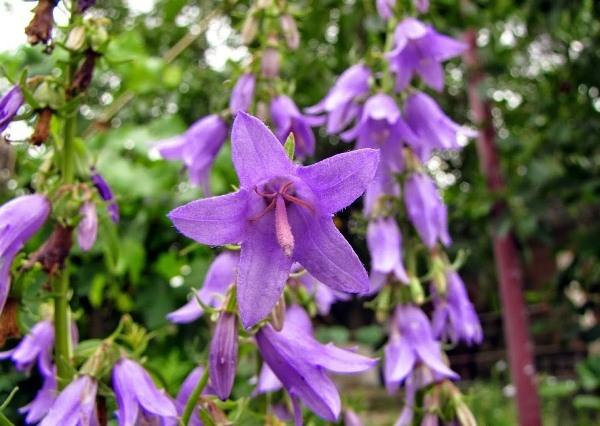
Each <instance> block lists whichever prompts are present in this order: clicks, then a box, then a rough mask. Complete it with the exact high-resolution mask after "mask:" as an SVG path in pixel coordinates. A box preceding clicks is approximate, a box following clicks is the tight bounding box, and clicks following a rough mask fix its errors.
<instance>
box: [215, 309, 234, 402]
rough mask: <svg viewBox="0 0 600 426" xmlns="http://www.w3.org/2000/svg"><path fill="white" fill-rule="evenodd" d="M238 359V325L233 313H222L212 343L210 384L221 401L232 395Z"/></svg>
mask: <svg viewBox="0 0 600 426" xmlns="http://www.w3.org/2000/svg"><path fill="white" fill-rule="evenodd" d="M237 357H238V323H237V317H236V315H235V314H234V313H231V312H221V314H219V318H218V320H217V326H216V327H215V332H214V334H213V338H212V341H211V342H210V352H209V359H208V362H209V364H208V365H209V368H210V370H209V371H210V382H211V385H212V387H213V389H214V390H215V392H216V393H217V396H218V397H219V398H221V400H223V401H225V400H226V399H227V398H229V395H231V390H232V389H233V383H234V382H235V371H236V368H237Z"/></svg>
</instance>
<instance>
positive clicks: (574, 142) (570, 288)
mask: <svg viewBox="0 0 600 426" xmlns="http://www.w3.org/2000/svg"><path fill="white" fill-rule="evenodd" d="M12 1H16V0H12ZM293 3H294V4H295V10H296V15H297V19H298V22H299V27H300V32H301V37H302V47H301V48H300V49H299V50H297V51H295V52H293V53H291V54H288V55H287V56H286V57H285V60H284V62H283V71H282V74H283V76H284V78H285V79H286V80H287V82H288V83H289V89H290V91H293V92H294V99H295V100H296V102H297V103H298V105H299V106H302V107H305V106H309V105H312V104H314V103H316V102H317V101H318V100H320V99H321V98H322V97H323V96H324V95H325V93H326V92H327V90H328V88H329V87H330V86H331V84H332V82H333V81H334V79H335V77H336V75H338V74H339V73H341V72H342V71H343V70H344V69H345V68H347V67H348V66H349V65H351V64H353V63H355V62H356V61H358V60H360V59H361V58H363V57H364V56H365V54H366V52H367V49H371V50H373V49H375V51H377V49H381V48H382V45H383V38H382V37H383V32H384V24H383V22H382V21H381V20H380V19H379V18H378V17H377V16H376V13H375V10H374V2H373V1H371V0H322V1H308V0H305V1H302V0H298V1H295V2H293ZM248 7H249V2H248V1H231V0H229V1H207V0H157V1H156V2H155V6H154V8H153V9H152V10H151V11H150V12H144V13H140V12H139V11H136V10H135V9H134V8H133V9H132V8H131V7H130V6H129V3H127V2H124V1H122V0H105V1H99V2H98V7H96V8H95V9H94V14H96V15H99V16H104V17H107V18H109V19H110V20H111V22H112V23H111V33H112V34H114V37H113V38H112V40H111V42H110V45H109V48H108V53H107V55H106V57H105V58H103V59H102V60H101V61H100V66H99V68H98V69H97V70H96V72H95V75H94V81H93V86H92V88H91V89H90V91H89V96H88V100H87V103H86V105H85V106H83V107H82V108H81V115H82V119H81V121H80V123H79V130H80V134H82V135H84V139H83V141H82V142H83V143H85V144H86V145H87V147H88V148H89V151H90V152H91V153H92V154H93V156H94V159H95V161H96V164H97V168H98V169H99V171H100V172H101V173H102V174H103V175H104V176H105V177H106V179H107V180H108V181H109V182H110V184H111V185H112V186H113V189H114V190H115V192H116V194H117V198H118V201H119V205H120V207H121V213H122V221H121V223H120V224H119V226H118V228H115V227H112V226H111V225H110V223H109V221H107V220H105V221H104V226H103V227H102V228H101V232H100V238H101V244H96V246H95V248H94V250H92V251H91V252H90V253H82V252H76V253H75V255H74V257H73V259H72V271H73V283H74V292H75V294H74V297H73V304H72V305H73V307H74V309H75V311H76V313H77V315H78V317H79V320H78V321H79V326H80V334H81V336H82V338H90V337H102V336H105V335H106V334H108V333H109V332H110V331H111V330H112V329H113V328H114V326H115V325H116V323H117V322H118V319H119V317H120V316H121V314H123V313H129V314H131V315H132V316H133V317H134V319H135V320H136V321H138V322H140V323H142V324H143V325H144V326H146V327H147V328H148V329H149V330H152V333H153V336H154V339H153V341H152V342H151V344H150V345H149V348H148V351H147V352H146V353H147V357H148V361H149V367H150V368H152V370H153V371H154V372H155V373H156V374H157V375H158V376H159V377H161V378H162V380H163V381H164V383H165V385H166V386H167V388H168V390H169V391H170V392H171V393H174V392H176V390H177V387H178V385H179V384H180V383H181V381H182V379H183V377H184V375H185V374H187V373H188V372H189V371H190V370H191V368H192V367H193V365H195V363H196V362H197V361H199V360H201V359H202V357H203V356H204V355H205V353H206V346H207V339H208V336H209V330H208V327H207V321H206V319H201V320H200V321H198V322H196V323H193V324H191V325H186V326H180V327H174V326H171V325H168V324H167V322H166V320H165V314H166V313H167V312H169V311H171V310H173V309H175V308H176V307H178V306H180V305H181V304H182V303H184V302H185V300H186V298H187V296H188V294H189V291H190V288H192V287H199V286H200V285H201V283H202V280H203V276H204V274H205V272H206V268H207V266H208V264H209V263H210V261H211V258H212V257H213V256H214V251H213V250H211V249H209V248H206V247H201V246H198V245H193V244H190V241H189V240H186V239H184V238H182V237H181V236H178V235H177V233H176V232H174V230H173V228H172V227H171V225H170V223H169V222H168V220H167V219H166V216H165V214H166V213H167V212H168V211H169V210H170V209H171V208H172V207H174V206H176V205H179V204H181V203H183V202H185V201H188V200H191V199H194V198H197V197H198V196H199V195H200V193H199V190H198V189H197V188H191V187H190V186H189V184H188V183H187V179H186V176H185V173H183V171H182V170H181V169H180V168H179V167H178V165H176V164H173V163H167V162H165V161H162V160H160V159H158V156H157V155H156V154H155V153H154V152H153V151H152V142H153V141H156V140H158V139H161V138H163V137H168V136H171V135H175V134H177V133H180V132H182V131H183V130H185V129H186V128H187V126H189V125H190V124H191V123H192V122H194V121H195V120H196V119H198V118H199V117H201V116H203V115H205V114H208V113H210V112H218V111H221V110H223V109H224V108H226V107H227V101H228V98H229V92H230V89H231V87H232V85H233V83H234V82H235V79H236V78H237V76H238V75H239V72H240V69H241V63H243V59H244V56H245V55H247V50H246V48H244V47H240V46H241V44H240V40H239V35H238V34H239V32H238V31H237V30H239V28H240V26H241V24H242V21H243V19H244V17H245V15H246V12H247V10H248ZM10 8H11V1H8V2H6V1H4V2H2V1H0V10H2V13H10ZM598 8H599V6H598V4H597V3H596V2H594V1H593V0H581V1H567V0H558V1H557V0H528V1H525V0H522V1H509V0H480V1H469V0H460V1H453V0H431V10H430V12H429V13H428V14H426V15H425V17H424V19H425V20H427V21H429V22H432V23H433V24H434V25H435V26H436V27H437V28H438V29H439V30H440V31H442V32H445V33H449V34H452V35H454V36H457V37H460V36H461V33H462V32H464V31H465V30H466V29H467V28H475V29H476V30H477V31H478V38H477V40H478V45H479V46H480V48H481V52H480V55H481V59H482V62H483V66H484V68H485V70H486V72H487V77H486V80H485V83H484V85H483V86H482V87H481V88H480V90H481V91H482V94H483V95H485V96H486V97H487V98H488V99H489V100H490V101H491V102H492V108H493V109H492V112H493V117H494V124H495V126H496V129H497V134H498V139H497V143H498V146H499V149H500V151H501V154H502V165H503V167H504V172H505V176H506V177H507V183H508V189H507V191H506V194H504V196H505V197H506V199H507V200H508V202H509V205H510V206H511V208H512V211H511V212H512V216H511V220H510V222H507V223H506V224H503V226H505V227H506V229H508V228H509V227H511V228H512V229H513V230H514V231H515V232H516V235H517V237H518V243H519V246H520V249H521V253H522V256H523V261H524V262H525V266H526V271H527V279H526V285H527V288H526V297H527V300H528V302H529V303H530V304H531V306H532V315H533V333H534V335H535V341H536V348H537V350H536V354H537V356H538V358H537V359H538V364H539V365H538V367H539V368H540V369H541V370H542V372H543V374H544V375H545V376H544V378H543V379H542V380H541V383H542V385H541V389H542V395H543V399H544V411H545V417H546V418H547V419H548V420H549V423H548V424H591V423H590V421H592V420H591V419H593V418H594V414H593V413H594V412H596V414H595V416H596V417H595V419H598V417H597V412H598V410H599V409H600V399H599V398H598V396H597V391H598V389H599V381H600V367H599V361H598V358H597V356H598V355H597V354H598V352H599V350H598V344H597V341H598V337H599V336H600V327H599V326H598V318H599V315H600V308H599V306H600V300H599V299H600V296H599V294H600V292H599V291H598V290H599V288H600V259H599V257H600V244H599V243H598V236H599V235H600V221H598V220H597V218H598V217H599V215H600V202H599V200H600V148H599V144H598V134H600V73H598V68H597V67H598V66H600V62H599V61H598V57H599V56H598V55H599V54H600V21H599V18H600V11H599V10H598ZM215 10H217V12H216V13H214V12H213V11H215ZM211 13H213V15H210V17H211V19H209V20H207V19H206V17H207V16H209V14H211ZM184 37H189V39H190V40H193V41H192V42H191V44H190V45H189V46H187V47H186V48H185V49H183V50H182V51H180V52H177V53H178V55H177V56H176V58H174V59H173V57H172V56H173V51H172V50H170V49H171V48H172V47H173V46H175V45H176V44H177V42H178V41H179V40H181V39H182V38H184ZM165 55H170V56H167V59H166V60H165ZM52 58H54V59H53V60H56V55H54V56H52ZM0 63H1V64H2V66H3V67H4V68H5V70H6V71H7V73H8V75H12V76H15V75H18V74H19V72H20V70H21V69H23V68H24V67H27V68H28V69H29V71H30V74H38V73H40V74H43V73H48V72H52V69H53V64H52V62H51V61H50V57H49V56H47V55H44V54H43V52H42V51H41V49H40V48H36V47H34V48H32V47H27V46H24V47H22V48H20V49H19V50H17V51H14V52H7V53H0ZM465 73H466V69H465V67H464V64H462V63H461V62H460V61H452V62H451V63H449V64H448V65H447V76H448V77H447V94H444V95H443V96H436V98H437V99H438V100H439V101H440V102H442V104H443V106H444V108H445V110H446V111H447V112H448V113H449V115H450V116H451V117H453V118H454V119H455V120H456V121H457V122H459V123H460V122H462V123H469V119H470V115H469V111H468V101H467V98H466V75H465ZM5 83H6V81H3V82H2V84H4V85H5V86H6V85H7V84H5ZM0 148H2V149H3V150H4V154H3V156H0V169H2V170H0V172H1V173H0V200H1V201H2V202H3V201H5V200H7V199H9V198H11V197H13V196H15V195H17V194H19V193H22V192H23V191H26V190H28V189H29V188H30V185H31V181H32V177H34V176H35V174H36V173H37V172H38V170H39V168H40V166H41V164H42V162H43V158H44V149H43V147H42V148H41V149H31V148H29V147H28V146H27V145H26V144H20V143H14V144H12V146H11V147H10V154H8V148H5V147H0ZM347 149H348V147H347V146H346V145H344V144H343V143H340V142H339V141H338V140H336V139H335V138H326V137H324V134H322V133H321V134H320V143H319V144H318V149H317V154H316V156H315V159H319V158H324V157H326V156H329V155H332V154H334V153H336V152H341V151H344V150H347ZM1 152H2V151H0V153H1ZM313 160H314V159H313ZM2 161H4V163H3V162H2ZM429 167H430V170H431V172H432V173H433V175H434V176H435V177H436V179H437V180H438V182H439V183H440V185H442V186H443V187H444V188H445V198H446V201H447V203H448V205H449V211H450V215H451V217H450V229H451V233H452V234H453V236H454V240H455V246H454V250H459V249H463V250H466V251H467V252H468V253H469V257H468V260H467V262H466V264H465V266H464V268H463V275H464V276H465V278H466V281H467V282H468V284H469V290H470V293H471V295H472V297H473V298H474V300H475V303H476V305H477V308H478V311H479V312H481V313H482V314H483V321H484V325H485V326H486V341H485V342H484V345H483V347H482V348H481V349H478V350H471V351H469V350H467V349H466V348H455V350H454V351H453V353H455V354H456V359H457V360H458V361H460V362H462V361H461V360H463V361H464V360H465V359H466V362H464V363H463V364H464V366H463V367H464V368H462V369H461V370H459V371H460V372H461V373H462V374H463V376H466V377H467V378H468V379H470V378H473V377H474V376H477V377H478V381H477V382H475V383H473V386H472V387H470V388H469V387H466V389H468V390H467V393H468V395H469V401H470V402H471V404H472V406H473V409H474V412H475V414H476V417H477V418H478V419H481V424H490V425H492V424H493V425H504V424H506V425H510V424H514V422H515V415H514V409H513V408H512V401H511V397H512V395H514V390H512V389H511V387H510V385H508V384H507V383H508V374H507V371H506V363H504V361H503V359H504V357H505V356H504V353H503V347H504V344H503V341H502V335H501V325H500V321H499V319H498V318H499V314H498V312H499V309H500V304H499V300H498V296H497V287H496V279H495V270H494V264H493V257H492V252H491V247H490V239H489V237H488V232H487V230H488V218H489V215H490V207H491V205H492V201H493V200H491V199H490V196H489V194H488V193H487V190H486V187H485V184H484V181H483V179H482V177H481V174H480V172H479V165H478V161H477V155H476V147H475V144H474V143H471V144H469V145H468V146H467V147H466V148H465V149H464V151H463V153H462V154H461V155H460V156H458V155H445V156H440V157H437V158H436V159H434V161H432V162H431V164H430V165H429ZM235 184H236V176H235V173H234V172H233V169H232V166H231V161H230V159H229V150H228V148H226V149H224V150H222V151H221V153H220V155H219V157H218V160H217V162H216V164H215V167H214V172H213V175H212V188H213V191H214V192H215V193H217V194H219V193H224V192H227V191H229V190H230V188H231V185H235ZM342 217H343V218H344V219H348V217H349V214H348V213H344V214H343V215H342ZM48 231H49V230H46V233H45V234H44V233H41V235H39V236H38V237H37V238H36V239H35V240H34V241H32V242H31V243H30V248H31V249H34V248H35V247H37V246H38V245H39V244H40V243H41V241H43V239H44V237H45V236H47V235H48ZM349 238H351V239H352V241H353V243H354V244H355V245H356V246H358V252H359V253H361V255H362V257H363V260H364V261H365V263H367V262H368V256H366V250H365V249H364V241H363V239H362V237H361V236H360V235H353V236H349ZM361 247H363V248H362V249H361ZM32 279H33V278H32ZM38 280H40V281H41V280H42V277H38ZM39 285H41V284H40V283H38V285H37V287H36V286H26V287H24V288H26V289H27V292H26V293H24V294H23V297H24V300H26V301H30V302H31V303H36V294H37V293H36V288H38V289H39ZM38 302H39V301H38ZM24 317H26V315H24ZM319 321H320V323H321V325H322V327H321V328H320V331H319V336H320V337H321V338H323V339H326V340H334V341H338V342H342V343H343V342H347V341H350V340H352V341H358V342H359V343H361V344H364V345H365V346H371V347H372V348H374V349H376V348H378V347H380V346H381V344H382V339H383V333H382V330H381V329H380V328H379V327H376V326H373V325H369V323H370V322H371V321H372V318H371V316H370V314H369V313H368V311H365V310H364V309H363V308H362V302H360V301H353V302H347V303H341V304H338V305H336V306H335V308H334V310H333V312H332V314H331V315H330V316H328V317H327V318H320V319H319ZM346 326H350V329H349V331H348V328H347V327H346ZM594 342H596V343H594ZM588 352H589V353H591V355H589V357H590V358H589V359H588V360H587V361H586V362H585V363H581V364H579V365H578V366H577V367H575V363H576V362H578V361H581V360H582V359H583V358H584V357H585V356H586V354H587V353H588ZM594 353H595V354H596V358H594V355H593V354H594ZM461 357H462V358H461ZM465 357H466V358H465ZM248 364H250V363H248ZM463 364H461V365H463ZM241 370H242V371H241V374H242V376H246V377H250V376H251V375H252V373H253V366H252V365H246V366H245V367H242V369H241ZM0 371H1V374H0V401H1V400H3V398H4V396H6V395H7V394H8V392H10V390H11V389H12V388H13V387H14V385H15V384H19V386H21V391H20V392H18V393H17V395H16V397H15V401H14V403H13V404H11V405H12V406H13V407H18V406H20V405H23V404H24V403H26V402H27V401H28V400H30V399H31V397H32V395H33V392H34V390H35V389H37V387H38V386H39V383H37V379H36V377H32V378H29V379H26V378H25V376H23V375H21V374H17V373H15V372H14V370H13V369H12V368H11V367H10V366H9V365H8V364H7V363H3V364H2V365H1V366H0ZM239 382H242V380H240V381H239ZM242 386H244V387H246V385H242ZM247 389H248V388H247V387H246V389H245V390H247ZM241 390H242V389H239V390H238V391H241ZM374 392H375V391H374ZM575 396H578V398H574V397H575ZM371 399H373V398H371V397H369V398H367V400H369V401H370V400H371ZM386 400H387V401H389V404H388V405H387V406H386V407H387V408H386V410H387V411H388V412H389V413H390V416H389V419H392V418H395V416H396V415H397V413H398V412H399V410H400V408H401V400H400V399H399V398H387V399H386ZM377 404H379V405H377ZM362 405H363V406H362V407H361V408H362V409H364V410H370V409H374V407H375V408H376V410H375V411H378V410H380V409H379V408H377V407H380V406H381V403H371V402H367V403H365V402H362Z"/></svg>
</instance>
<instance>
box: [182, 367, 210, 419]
mask: <svg viewBox="0 0 600 426" xmlns="http://www.w3.org/2000/svg"><path fill="white" fill-rule="evenodd" d="M207 383H208V368H205V369H204V374H202V378H201V379H200V381H199V382H198V384H197V385H196V388H195V389H194V392H192V394H191V395H190V399H188V401H187V403H186V404H185V409H184V410H183V416H181V422H180V425H181V426H187V424H188V423H189V421H190V418H191V417H192V413H193V412H194V407H196V403H197V402H198V398H200V394H201V393H202V391H203V390H204V388H205V387H206V384H207Z"/></svg>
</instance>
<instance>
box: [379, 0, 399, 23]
mask: <svg viewBox="0 0 600 426" xmlns="http://www.w3.org/2000/svg"><path fill="white" fill-rule="evenodd" d="M375 7H376V8H377V13H378V14H379V16H381V17H382V18H383V19H385V20H388V19H390V18H391V17H392V16H394V7H396V0H375Z"/></svg>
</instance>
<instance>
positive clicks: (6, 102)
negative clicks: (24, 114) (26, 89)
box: [0, 85, 25, 132]
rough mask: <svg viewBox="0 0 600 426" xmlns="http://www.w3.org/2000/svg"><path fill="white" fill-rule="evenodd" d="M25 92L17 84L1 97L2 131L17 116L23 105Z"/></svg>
mask: <svg viewBox="0 0 600 426" xmlns="http://www.w3.org/2000/svg"><path fill="white" fill-rule="evenodd" d="M24 100H25V98H24V97H23V92H21V88H20V87H19V86H17V85H15V86H13V87H11V89H10V90H9V91H8V92H6V93H5V94H4V96H2V98H0V132H3V131H4V130H6V128H7V127H8V125H9V124H10V122H11V121H12V120H13V118H15V116H16V115H17V112H19V108H21V105H23V101H24Z"/></svg>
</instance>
